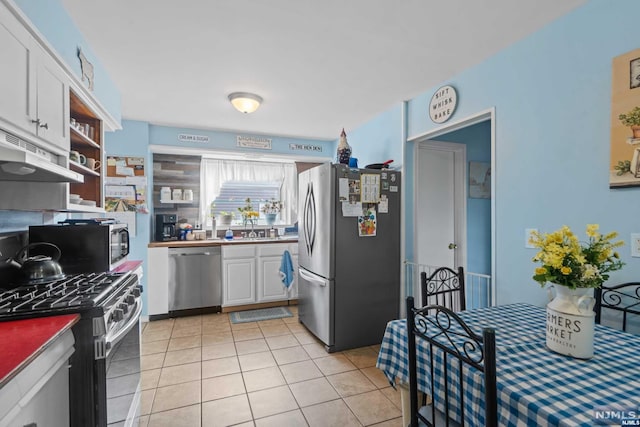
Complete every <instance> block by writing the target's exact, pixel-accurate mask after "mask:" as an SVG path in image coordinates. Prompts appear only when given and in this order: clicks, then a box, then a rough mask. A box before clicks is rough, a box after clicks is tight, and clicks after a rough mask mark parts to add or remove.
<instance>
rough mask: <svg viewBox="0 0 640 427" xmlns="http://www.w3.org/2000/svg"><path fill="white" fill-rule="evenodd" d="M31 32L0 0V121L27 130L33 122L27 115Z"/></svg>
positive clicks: (31, 72)
mask: <svg viewBox="0 0 640 427" xmlns="http://www.w3.org/2000/svg"><path fill="white" fill-rule="evenodd" d="M31 40H32V39H31V35H30V34H29V32H28V31H27V30H26V29H25V28H24V26H22V24H20V23H19V22H18V21H17V20H16V19H15V17H14V16H13V15H12V14H11V12H9V10H8V9H7V8H6V7H5V6H4V5H3V4H2V3H0V46H2V58H3V59H2V62H3V64H5V65H4V66H3V67H0V93H2V96H1V97H0V121H1V122H2V124H3V125H15V126H17V127H19V128H21V129H23V130H25V131H27V132H31V129H33V124H32V123H31V118H30V117H29V111H30V107H31V103H32V102H33V100H32V99H30V97H29V96H28V94H29V84H30V81H31V80H32V77H33V74H34V73H33V71H34V70H33V65H32V64H31V62H30V57H31V47H32V45H33V43H32V41H31Z"/></svg>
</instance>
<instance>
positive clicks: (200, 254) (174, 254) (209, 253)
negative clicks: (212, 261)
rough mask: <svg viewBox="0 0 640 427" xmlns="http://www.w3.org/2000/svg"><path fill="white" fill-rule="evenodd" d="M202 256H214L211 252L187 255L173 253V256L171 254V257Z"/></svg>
mask: <svg viewBox="0 0 640 427" xmlns="http://www.w3.org/2000/svg"><path fill="white" fill-rule="evenodd" d="M202 255H207V256H209V255H213V254H212V253H211V252H198V253H195V254H185V253H173V254H171V253H170V254H169V256H202Z"/></svg>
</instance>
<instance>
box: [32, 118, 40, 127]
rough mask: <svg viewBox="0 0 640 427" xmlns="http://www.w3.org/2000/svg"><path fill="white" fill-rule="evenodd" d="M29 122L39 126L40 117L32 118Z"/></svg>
mask: <svg viewBox="0 0 640 427" xmlns="http://www.w3.org/2000/svg"><path fill="white" fill-rule="evenodd" d="M31 123H35V124H37V125H38V126H40V119H35V120H33V119H32V120H31Z"/></svg>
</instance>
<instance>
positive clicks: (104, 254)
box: [29, 222, 129, 274]
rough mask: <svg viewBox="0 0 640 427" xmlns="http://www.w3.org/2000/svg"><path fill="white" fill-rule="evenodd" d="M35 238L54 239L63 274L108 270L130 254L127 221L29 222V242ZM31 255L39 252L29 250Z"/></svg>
mask: <svg viewBox="0 0 640 427" xmlns="http://www.w3.org/2000/svg"><path fill="white" fill-rule="evenodd" d="M36 242H48V243H53V244H54V245H56V246H57V247H58V248H60V252H61V253H62V255H61V256H60V260H59V263H60V265H61V266H62V271H64V272H65V273H66V274H77V273H98V272H104V271H111V270H113V269H114V268H116V267H117V266H119V265H120V264H122V263H124V262H125V261H126V259H127V255H129V231H128V230H127V224H91V223H89V224H88V223H81V222H79V223H75V224H63V225H37V226H30V227H29V243H36ZM37 249H38V248H34V250H37ZM32 255H40V254H39V253H35V252H30V253H29V256H32ZM45 255H46V254H45ZM49 255H50V254H49Z"/></svg>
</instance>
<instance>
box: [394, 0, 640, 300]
mask: <svg viewBox="0 0 640 427" xmlns="http://www.w3.org/2000/svg"><path fill="white" fill-rule="evenodd" d="M638 15H640V2H637V1H634V0H620V1H616V2H604V1H596V0H594V1H590V2H588V3H587V4H586V5H585V6H583V7H581V8H579V9H577V10H576V11H574V12H573V13H570V14H568V15H566V16H564V17H562V18H560V19H558V20H557V21H555V22H553V23H551V24H549V25H547V26H546V27H545V28H543V29H541V30H540V31H538V32H536V33H535V34H533V35H531V36H530V37H528V38H526V39H524V40H522V41H520V42H518V43H516V44H514V45H512V46H511V47H509V48H507V49H505V50H503V51H501V52H499V53H498V54H496V55H495V56H493V57H492V58H490V59H488V60H487V61H485V62H483V63H481V64H479V65H477V66H475V67H472V68H470V69H467V70H466V71H464V72H462V73H460V74H459V75H457V76H454V77H452V78H451V79H449V80H447V81H444V82H442V83H441V84H439V85H437V86H435V87H433V88H431V89H430V90H428V91H426V92H425V93H424V94H422V95H420V96H418V97H416V98H415V99H413V100H411V101H410V102H409V105H408V129H409V131H408V135H409V138H410V137H412V136H416V135H419V134H422V133H424V132H426V131H429V130H433V129H435V128H437V126H436V125H435V124H434V123H432V122H431V121H430V120H429V117H428V116H427V115H426V114H425V113H424V112H425V111H427V110H426V108H427V105H428V102H429V99H430V98H431V96H432V94H433V93H434V92H435V90H436V89H437V88H438V87H440V86H441V85H444V84H451V85H453V86H454V87H456V89H457V91H458V94H459V100H460V101H459V105H458V108H457V111H456V113H455V115H454V117H453V120H459V119H463V118H465V117H468V116H470V115H473V114H476V113H478V112H480V111H485V110H487V109H489V108H491V107H495V110H496V122H495V131H496V153H495V154H496V165H495V168H494V170H493V173H494V174H495V179H496V193H495V194H494V197H495V200H496V237H497V242H496V262H497V266H496V268H497V271H495V272H494V273H495V279H496V285H497V301H498V303H500V304H503V303H510V302H516V301H527V302H533V303H537V304H539V305H543V304H545V303H546V292H545V291H543V290H541V289H540V287H539V286H538V285H537V284H536V283H535V282H534V281H533V280H532V279H531V276H532V272H533V268H534V264H533V263H532V262H531V258H532V256H533V255H534V254H535V251H534V250H533V249H526V248H525V247H524V245H525V241H524V240H525V239H524V230H525V229H526V228H538V229H539V230H540V231H545V232H549V231H553V230H555V229H557V228H559V227H560V226H562V225H563V224H566V225H568V226H570V227H571V228H572V229H573V230H574V231H575V232H576V233H579V234H580V235H581V236H584V228H585V225H586V224H588V223H599V224H600V226H601V229H602V230H603V231H611V230H617V231H619V232H620V234H621V237H622V238H624V240H625V241H626V242H627V246H626V247H625V248H623V250H622V251H621V252H622V255H623V260H624V261H625V262H626V263H627V265H626V266H625V268H624V269H623V270H621V271H619V272H616V273H614V274H613V275H612V278H611V282H612V283H615V282H619V281H623V280H624V281H628V280H637V278H638V277H639V276H640V259H638V258H631V257H630V253H629V246H628V244H629V234H630V233H632V232H638V231H640V221H639V220H638V212H640V197H638V196H639V195H640V188H633V189H626V190H620V189H618V190H610V189H609V185H608V183H609V127H610V122H609V120H610V102H611V61H612V58H613V57H615V56H618V55H620V54H622V53H625V52H628V51H630V50H633V49H636V48H638V47H640V45H639V42H638V40H639V39H638V36H637V16H638ZM410 155H411V151H410V150H409V151H408V156H410ZM406 175H409V174H408V173H407V174H406ZM412 180H413V177H412V174H411V175H409V176H407V182H409V181H412ZM409 194H410V193H409ZM411 224H412V223H411V221H409V220H407V234H406V235H407V237H408V238H407V248H409V247H410V246H408V245H409V240H410V239H409V237H410V236H411V235H412V225H411Z"/></svg>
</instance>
